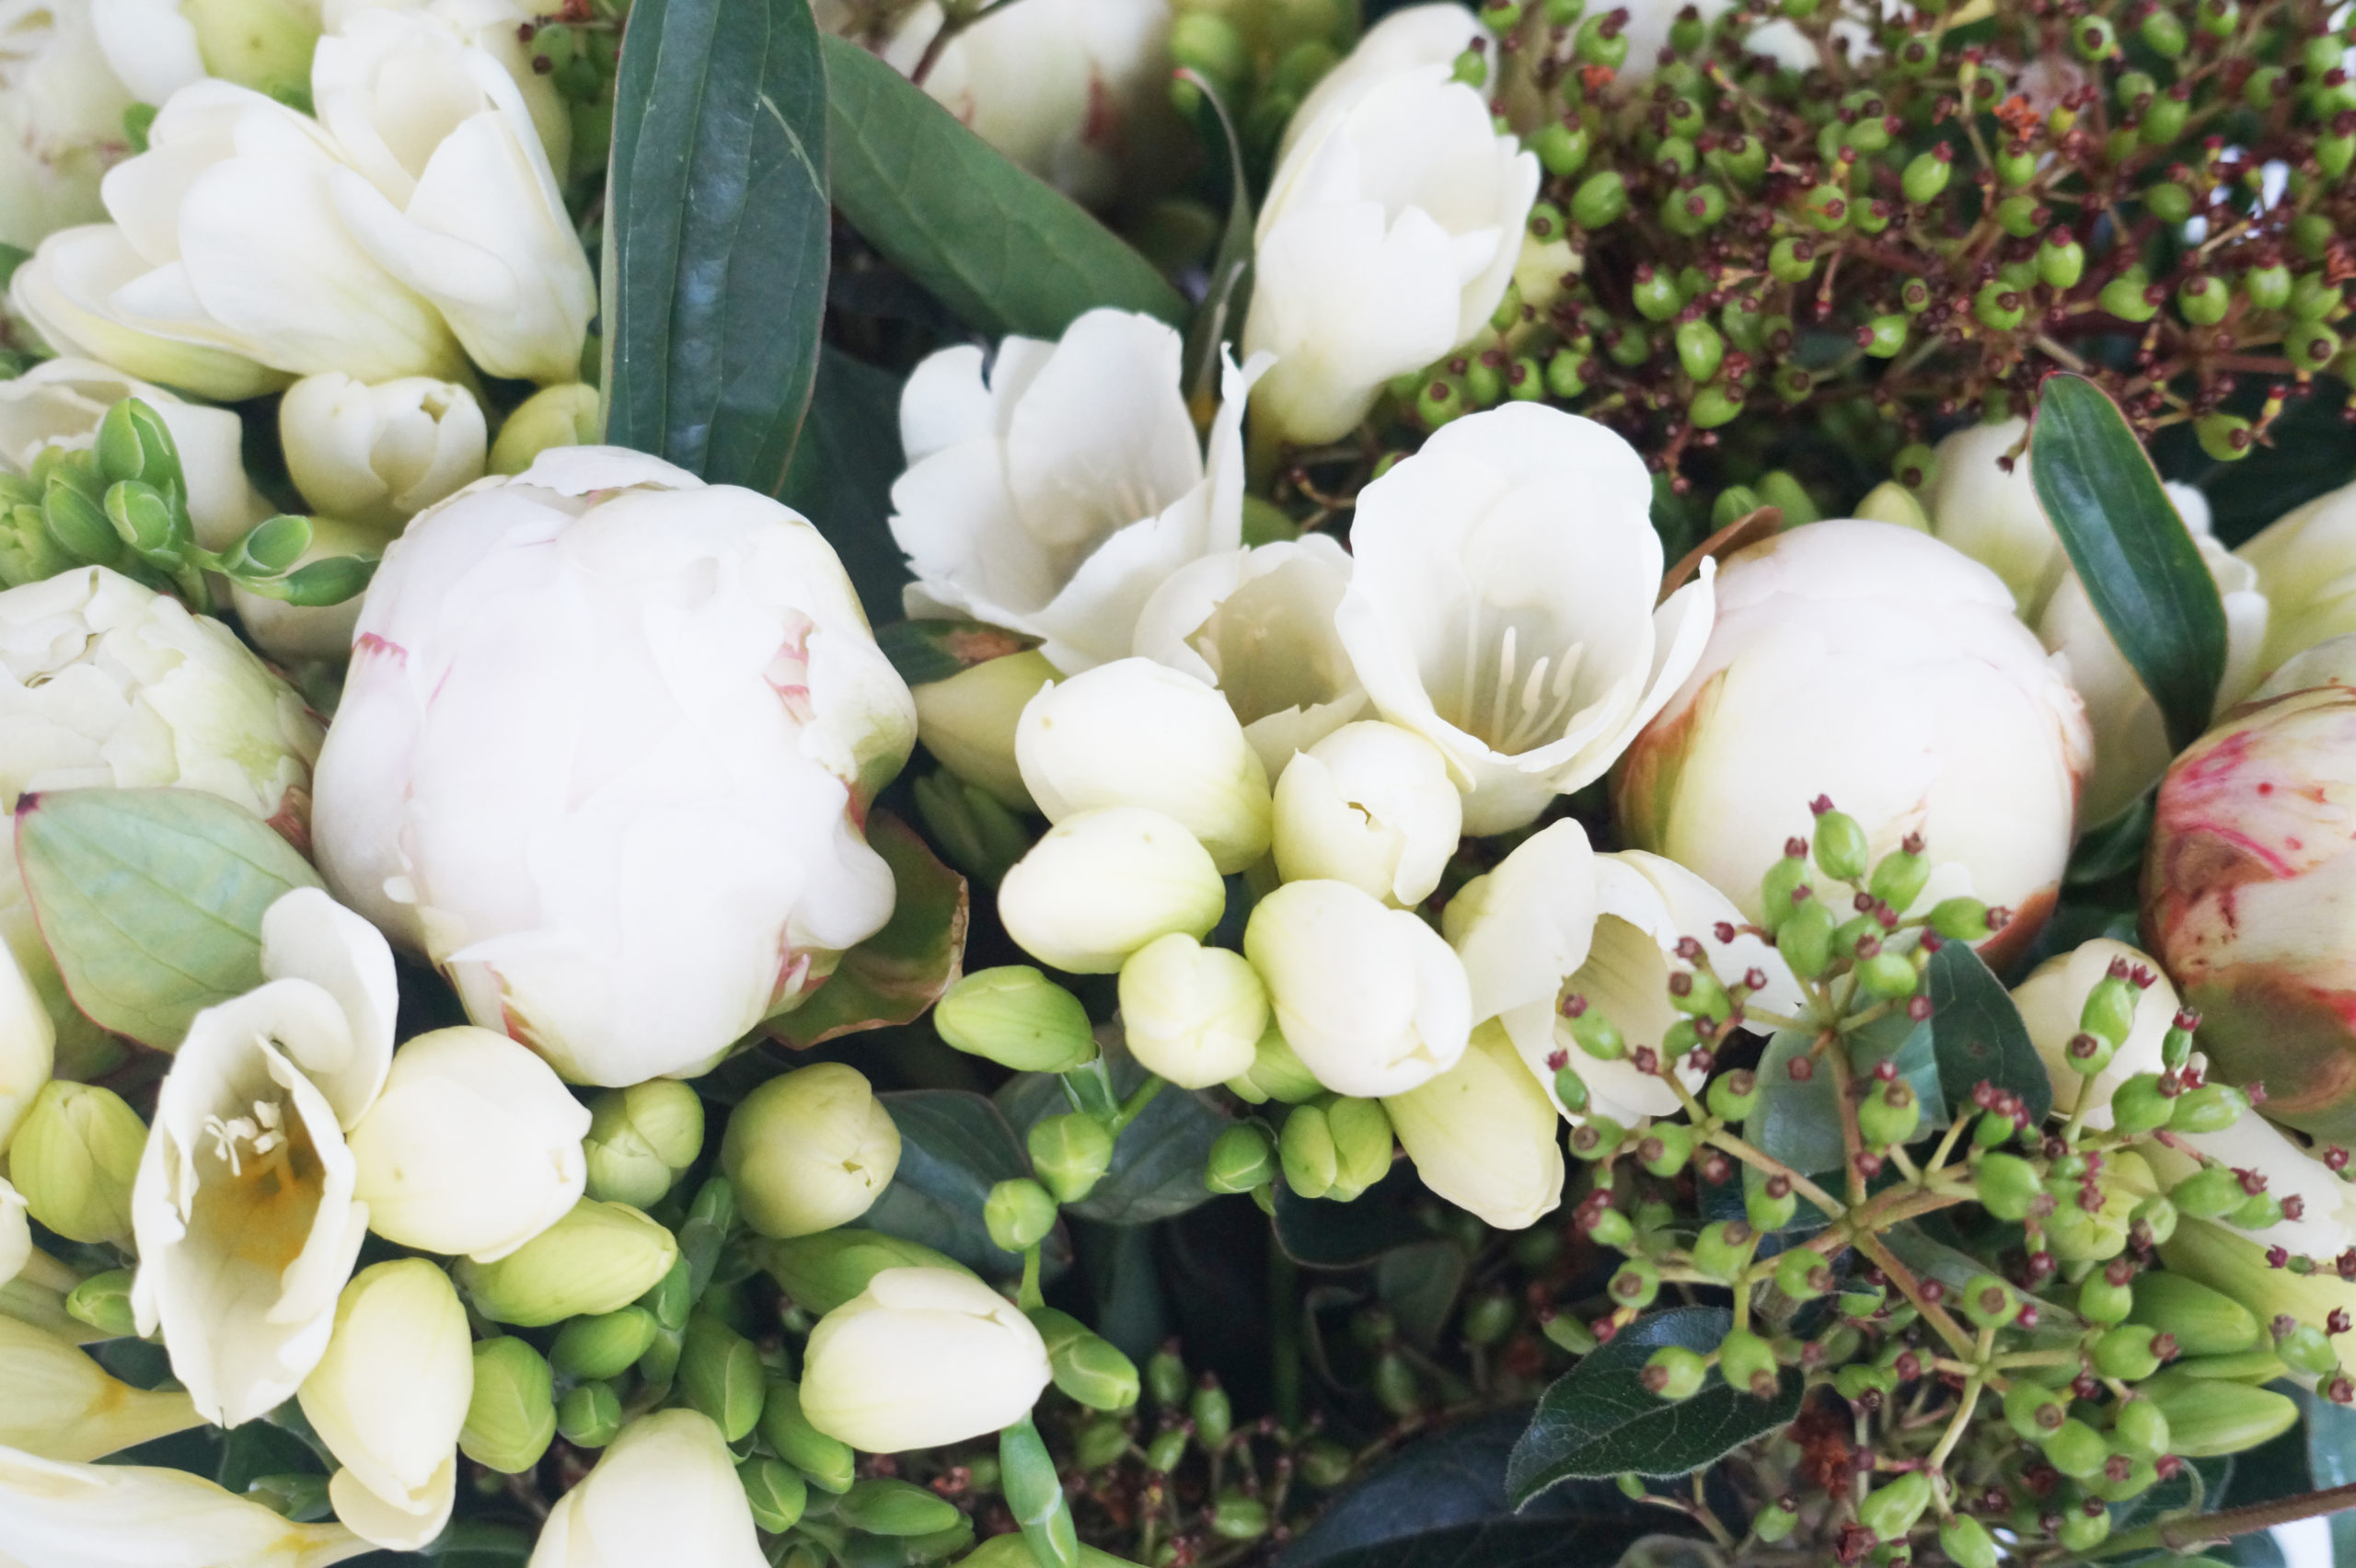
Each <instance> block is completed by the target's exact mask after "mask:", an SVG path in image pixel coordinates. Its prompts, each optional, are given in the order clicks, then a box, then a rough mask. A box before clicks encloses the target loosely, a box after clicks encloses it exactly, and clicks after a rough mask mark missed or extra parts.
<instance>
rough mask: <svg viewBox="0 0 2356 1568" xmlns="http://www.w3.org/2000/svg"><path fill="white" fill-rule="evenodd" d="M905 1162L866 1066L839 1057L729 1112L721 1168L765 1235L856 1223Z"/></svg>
mask: <svg viewBox="0 0 2356 1568" xmlns="http://www.w3.org/2000/svg"><path fill="white" fill-rule="evenodd" d="M899 1163H900V1130H899V1128H897V1127H895V1126H894V1125H893V1124H892V1117H891V1113H889V1112H887V1111H885V1110H884V1109H883V1104H882V1102H881V1101H878V1100H877V1099H876V1098H875V1091H874V1090H873V1089H872V1087H870V1085H869V1084H868V1081H867V1079H866V1078H864V1077H863V1076H861V1075H860V1071H859V1069H857V1068H856V1067H850V1066H844V1065H843V1064H842V1063H840V1062H821V1063H819V1064H818V1065H817V1066H809V1067H803V1068H799V1069H797V1070H796V1071H793V1072H790V1073H786V1074H784V1075H783V1076H781V1077H779V1078H771V1079H769V1080H768V1082H767V1083H765V1084H762V1085H761V1086H760V1087H759V1088H758V1089H756V1090H753V1092H752V1093H750V1094H748V1095H746V1096H745V1098H744V1100H743V1101H741V1102H740V1103H739V1104H738V1105H737V1107H736V1109H735V1110H734V1111H733V1113H731V1114H730V1115H729V1118H728V1130H727V1132H726V1133H724V1134H723V1135H722V1137H721V1142H720V1168H721V1169H722V1170H725V1171H726V1172H727V1173H728V1179H729V1180H730V1181H731V1182H733V1183H734V1184H735V1188H736V1201H737V1202H738V1203H739V1204H740V1205H742V1206H743V1208H744V1212H745V1224H746V1225H748V1226H750V1227H752V1228H753V1229H755V1230H756V1231H758V1232H759V1233H760V1234H761V1235H763V1236H772V1237H788V1236H808V1235H811V1234H813V1233H814V1232H816V1231H820V1230H831V1229H833V1228H835V1227H836V1226H838V1225H848V1224H849V1223H850V1222H851V1221H852V1220H854V1219H857V1218H858V1217H859V1216H860V1215H863V1214H865V1213H866V1212H867V1210H868V1208H869V1206H870V1205H872V1204H873V1203H874V1202H875V1200H876V1198H877V1197H879V1196H880V1195H882V1193H883V1189H884V1187H885V1185H886V1184H888V1183H889V1182H891V1180H892V1172H893V1171H894V1170H897V1169H898V1167H899ZM734 1440H735V1439H734V1438H733V1437H732V1438H731V1439H730V1441H731V1442H733V1441H734Z"/></svg>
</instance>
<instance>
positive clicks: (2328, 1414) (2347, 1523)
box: [2292, 1389, 2356, 1562]
mask: <svg viewBox="0 0 2356 1568" xmlns="http://www.w3.org/2000/svg"><path fill="white" fill-rule="evenodd" d="M2299 1402H2300V1403H2301V1404H2303V1405H2304V1406H2305V1407H2306V1412H2307V1419H2306V1423H2305V1424H2304V1427H2298V1428H2293V1429H2292V1430H2293V1431H2294V1432H2301V1431H2303V1432H2304V1434H2305V1436H2306V1442H2307V1474H2308V1477H2309V1481H2310V1483H2311V1484H2312V1485H2314V1486H2316V1487H2317V1488H2319V1489H2320V1488H2324V1487H2332V1486H2346V1485H2348V1484H2349V1483H2350V1482H2356V1410H2350V1409H2349V1408H2348V1407H2347V1406H2346V1405H2339V1404H2333V1403H2332V1402H2331V1401H2328V1400H2319V1399H2317V1398H2316V1397H2315V1395H2313V1394H2311V1393H2308V1392H2307V1391H2306V1390H2304V1389H2301V1390H2300V1393H2299ZM2331 1560H2332V1561H2333V1562H2356V1513H2351V1512H2345V1511H2343V1512H2341V1513H2338V1514H2334V1515H2333V1516H2331Z"/></svg>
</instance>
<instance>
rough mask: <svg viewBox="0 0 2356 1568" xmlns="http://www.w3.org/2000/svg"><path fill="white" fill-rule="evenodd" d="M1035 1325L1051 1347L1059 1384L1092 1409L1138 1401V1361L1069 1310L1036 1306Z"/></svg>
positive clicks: (1115, 1407) (1115, 1408) (1123, 1406)
mask: <svg viewBox="0 0 2356 1568" xmlns="http://www.w3.org/2000/svg"><path fill="white" fill-rule="evenodd" d="M1030 1318H1031V1326H1032V1327H1033V1328H1035V1329H1037V1330H1038V1331H1039V1337H1040V1339H1041V1340H1042V1341H1043V1342H1045V1344H1046V1347H1047V1365H1048V1366H1049V1367H1050V1368H1051V1369H1052V1371H1053V1373H1054V1376H1055V1380H1056V1387H1057V1388H1058V1389H1062V1390H1063V1391H1064V1392H1065V1393H1066V1394H1068V1395H1069V1396H1070V1397H1071V1398H1072V1399H1074V1400H1076V1401H1079V1402H1080V1403H1081V1404H1084V1405H1086V1406H1087V1407H1088V1408H1089V1409H1091V1410H1111V1411H1120V1410H1126V1409H1128V1408H1129V1407H1130V1406H1131V1405H1134V1404H1136V1403H1137V1402H1138V1368H1137V1363H1136V1362H1134V1361H1131V1360H1130V1359H1129V1358H1128V1357H1127V1356H1126V1355H1122V1354H1121V1352H1120V1349H1119V1347H1117V1346H1115V1345H1114V1343H1112V1342H1111V1341H1110V1340H1107V1339H1105V1338H1103V1336H1101V1335H1099V1334H1097V1333H1096V1332H1093V1331H1092V1330H1091V1329H1090V1328H1089V1327H1088V1325H1087V1324H1085V1323H1083V1322H1081V1321H1080V1320H1079V1319H1077V1318H1075V1317H1073V1316H1072V1315H1071V1314H1070V1313H1068V1312H1058V1311H1057V1310H1056V1309H1054V1308H1052V1307H1034V1308H1033V1309H1031V1312H1030Z"/></svg>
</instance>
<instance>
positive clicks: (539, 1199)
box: [350, 1028, 589, 1262]
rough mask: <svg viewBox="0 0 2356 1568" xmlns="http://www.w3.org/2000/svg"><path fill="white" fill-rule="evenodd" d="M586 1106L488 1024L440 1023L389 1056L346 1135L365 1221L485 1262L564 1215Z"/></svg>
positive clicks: (392, 1235)
mask: <svg viewBox="0 0 2356 1568" xmlns="http://www.w3.org/2000/svg"><path fill="white" fill-rule="evenodd" d="M588 1131H589V1108H588V1107H587V1106H585V1105H583V1104H582V1103H581V1102H580V1101H577V1100H575V1099H573V1098H572V1095H571V1094H570V1093H569V1092H567V1091H566V1090H565V1087H564V1083H563V1081H562V1080H561V1079H560V1078H558V1077H557V1076H556V1073H555V1070H554V1069H553V1068H551V1067H550V1066H549V1065H548V1064H547V1063H546V1062H543V1061H541V1060H540V1059H539V1058H538V1057H537V1056H535V1055H532V1053H531V1052H529V1051H527V1050H525V1048H524V1047H523V1046H521V1045H518V1044H516V1043H514V1041H512V1040H510V1039H508V1038H507V1036H505V1035H503V1034H499V1033H496V1032H492V1031H491V1030H488V1029H470V1028H459V1029H437V1030H435V1031H433V1032H432V1033H430V1034H421V1035H419V1036H418V1037H417V1038H416V1039H414V1040H412V1041H410V1043H408V1044H406V1045H404V1046H402V1047H401V1048H400V1050H399V1051H398V1052H397V1053H395V1055H394V1056H393V1065H392V1069H391V1071H390V1072H388V1073H387V1075H386V1078H385V1089H384V1092H383V1093H382V1094H380V1095H378V1096H377V1097H376V1101H375V1104H373V1105H371V1106H370V1107H369V1108H368V1112H367V1114H365V1115H364V1116H363V1117H361V1119H360V1124H359V1125H357V1126H355V1127H353V1128H352V1136H351V1139H350V1142H351V1146H352V1162H353V1164H354V1165H355V1167H356V1168H357V1170H358V1178H357V1184H356V1186H355V1187H354V1189H353V1195H354V1196H356V1197H357V1198H358V1199H359V1200H360V1201H361V1202H362V1203H364V1204H365V1205H367V1206H368V1228H369V1229H371V1230H374V1231H375V1233H376V1234H377V1235H379V1236H382V1237H384V1238H385V1239H387V1240H389V1241H395V1242H398V1243H399V1244H400V1245H401V1246H404V1247H414V1248H416V1249H418V1250H419V1251H425V1252H439V1253H442V1254H443V1255H445V1256H448V1257H455V1256H457V1255H459V1254H464V1255H466V1256H468V1257H470V1258H473V1259H475V1260H477V1261H478V1262H491V1261H492V1260H494V1259H498V1258H503V1257H505V1256H506V1255H507V1254H508V1253H510V1252H512V1251H514V1250H515V1249H516V1248H518V1247H521V1246H522V1245H523V1244H524V1243H525V1242H526V1241H529V1240H530V1239H532V1238H533V1237H535V1236H537V1235H538V1234H539V1233H540V1232H541V1231H543V1230H546V1229H547V1228H549V1226H551V1225H554V1224H555V1223H556V1222H557V1221H558V1220H560V1219H562V1218H563V1217H564V1216H566V1215H567V1214H570V1213H571V1212H572V1205H574V1204H576V1203H578V1202H579V1201H580V1200H581V1194H582V1192H583V1188H584V1186H585V1185H586V1183H587V1180H588V1176H587V1170H588V1168H587V1165H586V1162H585V1161H584V1159H583V1155H582V1150H581V1140H582V1137H583V1136H584V1135H585V1134H586V1133H587V1132H588Z"/></svg>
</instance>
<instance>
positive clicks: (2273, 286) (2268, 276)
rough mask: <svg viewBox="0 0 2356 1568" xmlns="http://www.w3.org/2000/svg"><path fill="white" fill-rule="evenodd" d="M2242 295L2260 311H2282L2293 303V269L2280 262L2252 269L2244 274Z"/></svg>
mask: <svg viewBox="0 0 2356 1568" xmlns="http://www.w3.org/2000/svg"><path fill="white" fill-rule="evenodd" d="M2242 294H2244V295H2245V296H2246V298H2247V299H2248V300H2249V302H2250V304H2252V305H2254V306H2257V307H2258V309H2260V310H2281V309H2283V308H2285V307H2286V306H2289V305H2290V303H2291V269H2290V268H2288V267H2285V266H2284V265H2282V263H2281V262H2280V261H2276V262H2273V263H2271V264H2270V265H2268V266H2264V267H2252V268H2251V269H2250V270H2249V271H2246V272H2244V273H2243V274H2242Z"/></svg>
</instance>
